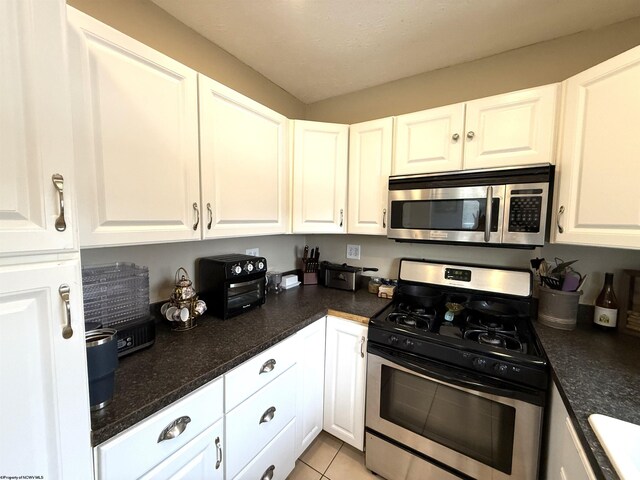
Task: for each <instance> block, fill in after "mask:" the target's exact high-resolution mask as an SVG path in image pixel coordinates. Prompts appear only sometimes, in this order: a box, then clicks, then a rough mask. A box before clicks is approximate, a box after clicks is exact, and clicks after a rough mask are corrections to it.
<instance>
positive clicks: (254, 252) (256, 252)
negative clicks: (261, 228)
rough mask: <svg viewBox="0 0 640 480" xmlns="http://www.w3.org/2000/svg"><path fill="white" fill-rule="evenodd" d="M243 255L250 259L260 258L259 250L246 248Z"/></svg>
mask: <svg viewBox="0 0 640 480" xmlns="http://www.w3.org/2000/svg"><path fill="white" fill-rule="evenodd" d="M245 253H246V254H247V255H251V256H252V257H258V256H260V249H259V248H247V249H246V250H245Z"/></svg>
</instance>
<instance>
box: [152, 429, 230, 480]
mask: <svg viewBox="0 0 640 480" xmlns="http://www.w3.org/2000/svg"><path fill="white" fill-rule="evenodd" d="M223 424H224V420H223V419H222V418H221V419H220V420H218V421H217V422H216V423H215V424H213V425H212V426H211V427H209V428H207V429H206V430H205V431H204V432H202V433H201V434H200V435H198V436H197V437H196V438H194V439H193V440H191V441H190V442H189V443H187V444H186V445H185V446H184V447H182V448H181V449H180V450H178V451H177V452H176V453H174V454H173V455H171V456H170V457H169V458H167V459H166V460H165V461H163V462H162V463H161V464H159V465H158V466H156V467H155V468H153V469H152V470H150V471H149V472H147V473H146V474H144V475H143V476H142V477H141V479H142V480H164V479H174V480H177V479H182V478H184V479H190V480H223V479H224V468H223V466H222V458H223V453H224V452H223V447H222V431H223Z"/></svg>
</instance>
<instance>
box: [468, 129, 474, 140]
mask: <svg viewBox="0 0 640 480" xmlns="http://www.w3.org/2000/svg"><path fill="white" fill-rule="evenodd" d="M475 136H476V134H475V133H474V132H473V131H469V132H467V138H468V139H469V140H473V137H475Z"/></svg>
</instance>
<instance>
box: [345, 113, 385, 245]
mask: <svg viewBox="0 0 640 480" xmlns="http://www.w3.org/2000/svg"><path fill="white" fill-rule="evenodd" d="M392 142H393V118H391V117H389V118H382V119H380V120H373V121H371V122H364V123H358V124H355V125H351V126H349V208H348V211H349V221H348V223H347V229H348V232H349V233H357V234H365V235H366V234H368V235H386V233H387V221H388V220H389V219H388V218H387V197H388V188H389V187H388V184H389V175H391V157H392V153H393V145H392Z"/></svg>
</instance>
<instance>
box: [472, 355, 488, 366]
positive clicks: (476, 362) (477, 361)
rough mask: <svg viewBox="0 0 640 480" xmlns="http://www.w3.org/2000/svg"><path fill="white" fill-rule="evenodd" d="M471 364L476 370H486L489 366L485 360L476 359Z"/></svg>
mask: <svg viewBox="0 0 640 480" xmlns="http://www.w3.org/2000/svg"><path fill="white" fill-rule="evenodd" d="M471 363H473V366H474V367H476V368H485V367H486V366H487V361H486V360H485V359H484V358H478V357H476V358H474V359H473V360H472V361H471Z"/></svg>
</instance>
